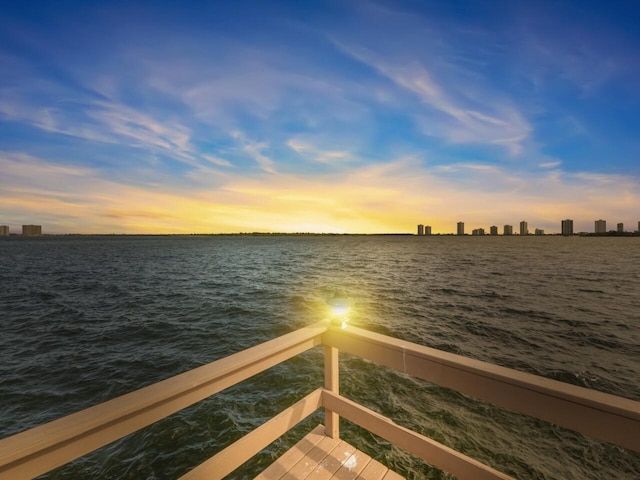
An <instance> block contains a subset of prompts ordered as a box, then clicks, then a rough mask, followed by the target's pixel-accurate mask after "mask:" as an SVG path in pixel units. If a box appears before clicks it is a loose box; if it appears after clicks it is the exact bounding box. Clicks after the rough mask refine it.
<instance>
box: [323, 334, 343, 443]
mask: <svg viewBox="0 0 640 480" xmlns="http://www.w3.org/2000/svg"><path fill="white" fill-rule="evenodd" d="M324 388H326V389H327V390H330V391H331V392H333V393H335V394H336V395H339V394H340V378H339V370H338V349H337V348H335V347H328V346H326V345H325V347H324ZM339 424H340V417H339V416H338V414H337V413H336V412H334V411H332V410H329V409H327V408H325V410H324V426H325V430H326V434H327V435H328V436H330V437H331V438H339V437H340V425H339Z"/></svg>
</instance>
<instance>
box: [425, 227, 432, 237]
mask: <svg viewBox="0 0 640 480" xmlns="http://www.w3.org/2000/svg"><path fill="white" fill-rule="evenodd" d="M424 234H425V235H431V225H427V226H426V227H424Z"/></svg>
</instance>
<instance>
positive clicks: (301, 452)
mask: <svg viewBox="0 0 640 480" xmlns="http://www.w3.org/2000/svg"><path fill="white" fill-rule="evenodd" d="M402 479H403V477H401V476H400V475H398V474H397V473H395V472H391V471H390V470H389V469H388V468H387V467H385V466H384V465H382V464H381V463H380V462H377V461H376V460H374V459H372V458H371V457H370V456H369V455H367V454H366V453H363V452H361V451H359V450H357V449H356V448H355V447H353V446H351V445H349V444H348V443H347V442H345V441H344V440H340V439H333V438H331V437H328V436H327V435H326V430H325V428H324V427H323V426H322V425H319V426H317V427H316V428H315V429H314V430H313V431H311V432H310V433H309V434H307V435H306V436H305V437H304V438H303V439H302V440H300V441H299V442H298V443H297V444H296V445H294V446H293V447H292V448H291V449H290V450H288V451H287V452H286V453H284V455H282V456H281V457H280V458H279V459H278V460H276V461H275V462H274V463H273V464H271V465H270V466H269V467H267V468H266V469H265V470H264V471H263V472H262V473H261V474H260V475H258V476H257V477H256V478H255V480H402Z"/></svg>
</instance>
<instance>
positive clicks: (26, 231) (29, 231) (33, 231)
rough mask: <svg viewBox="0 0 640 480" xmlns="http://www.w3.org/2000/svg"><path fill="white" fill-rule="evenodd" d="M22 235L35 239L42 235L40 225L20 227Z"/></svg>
mask: <svg viewBox="0 0 640 480" xmlns="http://www.w3.org/2000/svg"><path fill="white" fill-rule="evenodd" d="M22 235H24V236H25V237H37V236H38V235H42V226H41V225H22Z"/></svg>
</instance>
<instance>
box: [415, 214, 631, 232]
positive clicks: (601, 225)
mask: <svg viewBox="0 0 640 480" xmlns="http://www.w3.org/2000/svg"><path fill="white" fill-rule="evenodd" d="M559 223H560V229H559V231H557V232H556V231H549V232H547V231H545V229H543V228H539V227H534V230H533V233H532V232H531V230H530V229H529V223H528V222H527V221H526V220H522V221H521V222H520V223H519V230H518V234H517V235H519V236H521V235H526V236H528V235H549V234H553V235H556V234H560V235H576V234H579V233H609V232H611V231H615V232H617V233H640V220H639V221H638V228H637V230H633V229H631V230H629V229H626V230H625V229H624V223H617V224H616V229H615V230H606V224H607V222H606V220H602V219H599V220H595V221H593V225H594V228H593V229H592V230H579V231H578V230H575V229H574V221H573V219H570V218H567V219H563V220H560V221H559ZM455 227H456V228H455V231H444V232H437V234H441V235H452V234H455V235H468V233H467V232H466V230H465V222H462V221H459V222H457V223H456V225H455ZM426 228H428V229H429V233H428V235H433V234H434V233H432V228H431V227H430V226H428V227H425V226H424V224H418V229H417V235H418V236H421V235H426V233H425V231H426ZM486 234H487V233H486V228H485V227H477V228H473V229H472V230H471V235H472V236H478V235H486ZM499 234H500V233H499V232H498V227H497V226H496V225H492V226H490V227H489V235H499ZM513 234H514V233H513V225H508V224H505V225H504V226H503V230H502V235H506V236H510V235H513Z"/></svg>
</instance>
